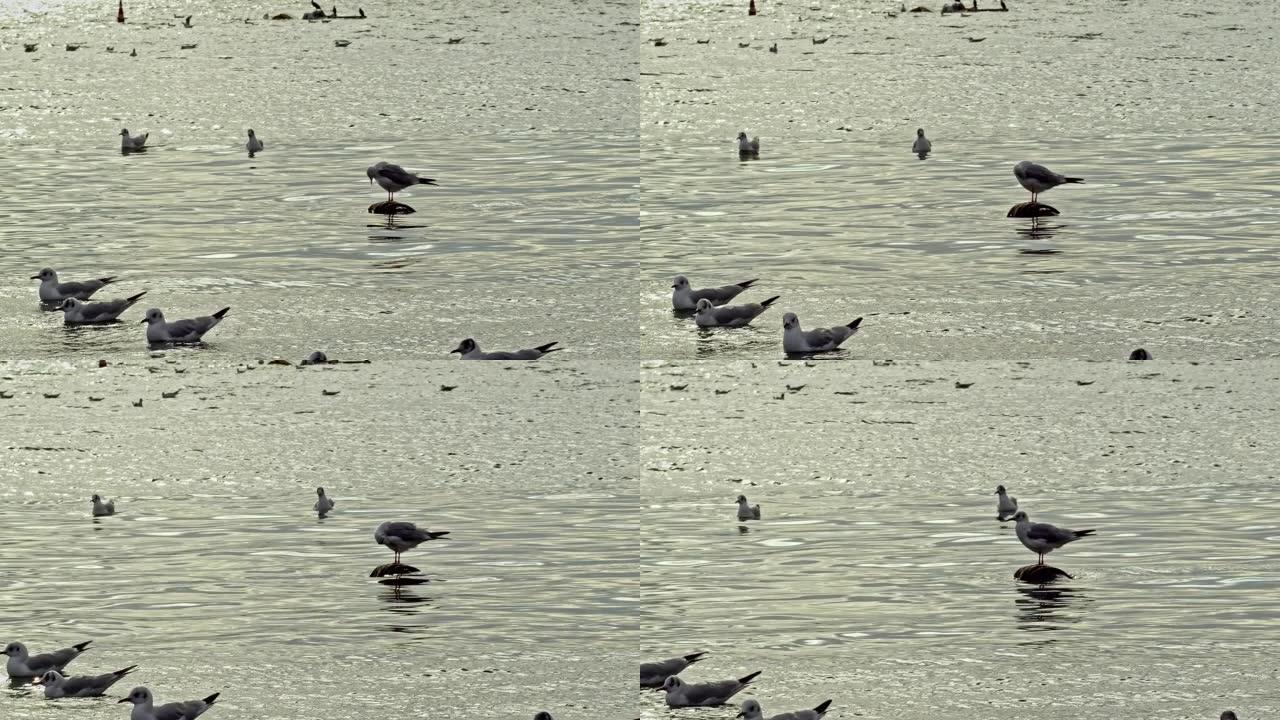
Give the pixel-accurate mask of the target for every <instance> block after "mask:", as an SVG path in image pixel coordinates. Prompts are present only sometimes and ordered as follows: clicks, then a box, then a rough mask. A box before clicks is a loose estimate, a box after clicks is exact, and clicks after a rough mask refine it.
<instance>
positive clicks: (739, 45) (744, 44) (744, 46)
mask: <svg viewBox="0 0 1280 720" xmlns="http://www.w3.org/2000/svg"><path fill="white" fill-rule="evenodd" d="M738 47H740V48H749V47H751V43H738Z"/></svg>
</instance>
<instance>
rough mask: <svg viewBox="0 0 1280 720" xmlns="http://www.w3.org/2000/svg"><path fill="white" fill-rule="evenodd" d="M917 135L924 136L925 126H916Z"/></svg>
mask: <svg viewBox="0 0 1280 720" xmlns="http://www.w3.org/2000/svg"><path fill="white" fill-rule="evenodd" d="M916 137H924V128H916Z"/></svg>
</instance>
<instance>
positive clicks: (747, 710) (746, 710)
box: [737, 698, 831, 720]
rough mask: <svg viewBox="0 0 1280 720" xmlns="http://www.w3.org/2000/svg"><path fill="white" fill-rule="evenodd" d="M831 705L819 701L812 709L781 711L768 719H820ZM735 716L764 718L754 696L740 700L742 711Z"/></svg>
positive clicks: (751, 719) (828, 701) (762, 719)
mask: <svg viewBox="0 0 1280 720" xmlns="http://www.w3.org/2000/svg"><path fill="white" fill-rule="evenodd" d="M829 707H831V701H830V700H827V701H826V702H823V703H820V704H819V705H818V706H817V707H815V708H813V709H812V710H796V711H795V712H789V713H782V714H781V715H774V716H772V717H770V718H769V720H822V716H823V715H826V714H827V708H829ZM737 717H740V718H746V720H765V717H764V710H763V709H761V707H760V702H759V701H758V700H756V699H755V698H747V699H746V700H743V701H742V712H740V713H738V715H737Z"/></svg>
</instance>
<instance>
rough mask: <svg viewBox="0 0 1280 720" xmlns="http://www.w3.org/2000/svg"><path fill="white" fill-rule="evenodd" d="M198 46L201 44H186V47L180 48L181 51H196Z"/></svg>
mask: <svg viewBox="0 0 1280 720" xmlns="http://www.w3.org/2000/svg"><path fill="white" fill-rule="evenodd" d="M198 44H199V43H188V44H186V45H181V46H179V49H181V50H195V49H196V45H198Z"/></svg>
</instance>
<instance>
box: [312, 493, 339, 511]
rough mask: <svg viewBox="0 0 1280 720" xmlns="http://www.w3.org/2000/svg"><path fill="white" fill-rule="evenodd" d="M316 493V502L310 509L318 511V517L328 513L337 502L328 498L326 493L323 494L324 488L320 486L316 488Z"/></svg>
mask: <svg viewBox="0 0 1280 720" xmlns="http://www.w3.org/2000/svg"><path fill="white" fill-rule="evenodd" d="M316 495H317V496H318V497H319V499H318V500H316V504H315V505H313V506H312V509H313V510H315V511H316V512H317V513H319V514H320V517H324V516H325V515H327V514H329V511H330V510H332V509H333V506H334V505H336V504H337V503H335V502H334V501H333V500H331V499H329V496H328V495H325V494H324V488H322V487H318V488H316Z"/></svg>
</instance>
